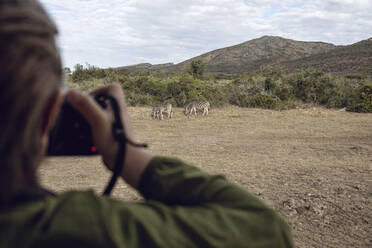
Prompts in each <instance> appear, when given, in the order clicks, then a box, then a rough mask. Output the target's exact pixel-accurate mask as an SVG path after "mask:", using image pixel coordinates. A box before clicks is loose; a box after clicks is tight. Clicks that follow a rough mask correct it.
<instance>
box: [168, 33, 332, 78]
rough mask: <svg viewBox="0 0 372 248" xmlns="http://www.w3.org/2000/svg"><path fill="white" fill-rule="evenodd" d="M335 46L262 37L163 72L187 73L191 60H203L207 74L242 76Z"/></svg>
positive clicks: (171, 67)
mask: <svg viewBox="0 0 372 248" xmlns="http://www.w3.org/2000/svg"><path fill="white" fill-rule="evenodd" d="M335 47H336V46H335V45H333V44H329V43H324V42H304V41H295V40H290V39H285V38H281V37H277V36H263V37H261V38H259V39H254V40H250V41H247V42H244V43H241V44H239V45H235V46H231V47H226V48H222V49H217V50H214V51H211V52H208V53H205V54H202V55H200V56H197V57H194V58H191V59H188V60H186V61H184V62H181V63H179V64H177V65H174V66H170V67H167V68H164V69H165V70H167V71H171V72H179V71H183V70H185V69H186V68H187V66H188V65H189V63H190V62H191V61H192V60H202V61H203V62H204V63H205V65H206V68H205V70H206V72H209V73H227V74H239V73H245V72H253V71H257V70H259V69H260V68H262V67H266V66H269V65H272V64H276V63H279V62H283V61H288V60H293V59H300V58H304V57H308V56H311V55H313V54H318V53H322V52H326V51H329V50H332V49H333V48H335Z"/></svg>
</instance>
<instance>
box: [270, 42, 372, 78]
mask: <svg viewBox="0 0 372 248" xmlns="http://www.w3.org/2000/svg"><path fill="white" fill-rule="evenodd" d="M276 66H280V68H282V69H284V70H285V71H287V72H292V71H295V70H297V69H305V68H309V67H313V68H317V69H318V70H321V71H324V72H329V73H333V74H340V75H372V38H369V39H368V40H363V41H360V42H357V43H354V44H352V45H349V46H339V47H336V48H335V49H332V50H330V51H326V52H324V53H318V54H314V55H311V56H309V57H305V58H300V59H295V60H290V61H286V62H284V63H281V64H280V65H276Z"/></svg>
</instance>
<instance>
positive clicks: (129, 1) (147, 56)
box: [41, 0, 372, 67]
mask: <svg viewBox="0 0 372 248" xmlns="http://www.w3.org/2000/svg"><path fill="white" fill-rule="evenodd" d="M41 2H42V3H43V4H44V5H45V6H46V8H47V10H48V11H49V13H50V14H51V16H52V17H53V18H54V19H55V21H56V23H57V25H58V26H59V29H60V33H61V35H60V39H59V45H60V47H61V50H62V54H63V58H64V62H65V64H66V65H67V66H70V67H71V66H73V65H74V64H76V63H85V62H88V63H89V64H93V65H97V66H100V67H109V66H111V67H115V66H122V65H128V64H135V63H141V62H150V63H166V62H176V63H177V62H181V61H183V60H186V59H188V58H191V57H193V56H197V55H200V54H202V53H205V52H208V51H211V50H214V49H217V48H222V47H226V46H231V45H235V44H238V43H241V42H245V41H247V40H250V39H254V38H258V37H260V36H263V35H279V36H283V37H286V38H291V39H296V40H306V41H324V42H330V43H335V44H351V43H353V42H356V41H359V40H362V39H366V38H368V37H371V36H372V23H371V21H370V20H372V14H371V12H372V11H371V10H372V3H371V1H369V0H359V1H356V0H355V1H353V0H340V1H331V0H314V1H310V0H307V1H295V0H282V1H279V0H260V1H258V0H255V1H243V0H235V1H231V0H188V1H185V0H177V1H171V0H152V1H148V0H105V1H103V0H64V1H60V0H41Z"/></svg>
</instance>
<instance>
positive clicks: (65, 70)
mask: <svg viewBox="0 0 372 248" xmlns="http://www.w3.org/2000/svg"><path fill="white" fill-rule="evenodd" d="M63 73H64V74H65V75H67V76H69V75H71V69H70V68H69V67H65V68H63Z"/></svg>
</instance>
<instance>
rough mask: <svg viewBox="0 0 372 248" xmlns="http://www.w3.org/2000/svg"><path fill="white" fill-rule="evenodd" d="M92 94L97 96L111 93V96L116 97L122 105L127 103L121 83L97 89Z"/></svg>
mask: <svg viewBox="0 0 372 248" xmlns="http://www.w3.org/2000/svg"><path fill="white" fill-rule="evenodd" d="M92 93H93V94H95V95H97V94H100V93H109V94H110V95H112V96H114V97H115V98H116V99H117V100H119V101H120V102H121V103H125V100H124V92H123V89H122V87H121V86H120V84H119V83H112V84H109V85H107V86H104V87H101V88H98V89H95V90H93V91H92Z"/></svg>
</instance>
